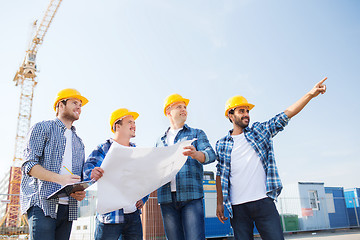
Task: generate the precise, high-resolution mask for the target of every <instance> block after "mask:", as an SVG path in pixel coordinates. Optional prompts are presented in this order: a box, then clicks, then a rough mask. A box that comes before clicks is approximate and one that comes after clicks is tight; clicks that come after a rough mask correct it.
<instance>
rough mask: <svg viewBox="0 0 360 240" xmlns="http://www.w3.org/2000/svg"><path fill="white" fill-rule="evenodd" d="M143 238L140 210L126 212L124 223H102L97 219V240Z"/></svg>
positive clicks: (134, 239)
mask: <svg viewBox="0 0 360 240" xmlns="http://www.w3.org/2000/svg"><path fill="white" fill-rule="evenodd" d="M100 239H103V240H108V239H109V240H111V239H113V240H118V239H121V240H142V239H143V233H142V225H141V219H140V210H136V212H133V213H129V214H124V223H102V222H100V221H99V220H97V219H96V229H95V240H100Z"/></svg>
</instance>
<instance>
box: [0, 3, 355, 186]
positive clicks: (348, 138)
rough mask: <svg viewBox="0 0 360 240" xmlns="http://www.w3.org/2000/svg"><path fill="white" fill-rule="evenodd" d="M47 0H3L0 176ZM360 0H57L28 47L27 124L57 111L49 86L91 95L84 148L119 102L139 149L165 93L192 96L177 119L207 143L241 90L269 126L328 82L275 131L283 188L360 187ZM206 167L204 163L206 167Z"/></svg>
mask: <svg viewBox="0 0 360 240" xmlns="http://www.w3.org/2000/svg"><path fill="white" fill-rule="evenodd" d="M49 2H50V1H49V0H32V1H25V0H13V1H4V0H1V3H2V4H1V6H2V7H1V8H0V27H1V36H2V37H1V39H0V43H1V44H0V56H1V57H0V69H1V73H2V74H1V80H0V89H1V92H2V94H0V103H1V110H2V114H1V115H2V117H1V120H0V121H1V124H0V132H1V134H0V147H1V153H2V155H1V160H0V177H1V176H2V175H3V174H4V173H5V172H6V171H8V170H9V168H10V166H11V164H12V160H13V157H14V148H15V135H16V124H17V116H18V110H19V96H20V87H15V85H14V83H13V81H12V79H13V77H14V75H15V72H16V71H17V70H18V68H19V66H20V63H21V62H22V61H23V59H24V56H25V51H26V49H27V46H28V42H29V40H30V39H31V25H32V23H33V22H34V21H35V20H36V19H39V21H40V20H41V19H42V16H43V14H44V12H45V10H46V8H47V5H48V4H49ZM359 12H360V2H359V1H356V0H343V1H335V0H326V1H325V0H318V1H313V0H302V1H295V0H294V1H286V0H274V1H255V0H237V1H235V0H184V1H175V0H166V1H165V0H153V1H145V0H104V1H94V0H86V1H85V0H77V1H68V0H64V1H63V2H62V3H61V5H60V7H59V10H58V12H57V14H56V15H55V18H54V21H53V23H52V24H51V26H50V28H49V30H48V32H47V34H46V36H45V38H44V42H43V44H42V45H41V46H40V48H39V51H38V54H37V66H38V70H39V72H38V77H37V81H38V84H37V86H36V88H35V94H34V99H33V108H32V119H31V122H32V124H34V123H36V122H39V121H42V120H48V119H53V118H55V112H54V111H53V108H52V106H53V103H54V102H53V101H54V98H55V96H56V94H57V92H58V91H60V90H61V89H64V88H76V89H77V90H79V91H80V92H81V94H83V95H84V96H85V97H87V98H88V99H89V100H90V101H89V103H88V104H87V105H86V106H84V107H83V109H82V114H81V117H80V120H79V121H76V122H74V125H75V126H76V128H77V133H78V135H79V136H80V137H81V138H82V139H83V142H84V144H85V146H86V155H89V154H90V152H91V151H92V150H93V149H94V148H95V147H96V146H97V145H98V144H100V143H103V142H104V141H105V140H106V139H107V138H109V137H111V136H112V133H111V131H110V126H109V117H110V114H111V112H112V111H114V110H116V109H118V108H123V107H125V108H129V109H130V110H133V111H137V112H138V113H139V114H140V117H139V118H138V119H137V121H136V124H137V132H136V133H137V136H136V138H134V139H133V141H134V142H135V143H136V144H137V145H138V146H141V147H153V146H154V145H155V142H156V140H157V138H158V137H159V136H160V135H162V134H163V133H164V132H165V131H166V129H167V128H168V126H169V122H168V120H167V118H166V117H165V116H164V114H163V102H164V99H165V98H166V96H168V95H170V94H172V93H179V94H181V95H182V96H183V97H185V98H189V99H190V103H189V105H188V119H187V124H188V125H189V126H191V127H194V128H200V129H203V130H204V131H205V133H206V134H207V136H208V138H209V141H210V143H211V144H212V146H213V147H214V146H215V143H216V141H217V140H218V139H220V138H222V137H223V136H225V135H226V134H227V132H228V131H229V130H230V129H231V128H232V125H231V123H230V122H229V121H228V120H227V119H226V118H225V116H224V107H225V102H226V100H227V99H228V98H230V97H232V96H235V95H242V96H244V97H246V98H247V99H248V101H249V102H250V103H252V104H255V108H254V109H253V110H251V112H250V118H251V123H250V124H252V123H253V122H257V121H259V122H263V121H267V120H269V119H270V118H272V117H273V116H275V115H276V114H278V113H280V112H282V111H284V110H285V109H286V108H287V107H289V106H290V105H291V104H293V103H294V102H296V101H297V100H298V99H299V98H301V97H302V96H303V95H304V94H305V93H307V92H308V91H309V90H310V89H311V88H312V87H313V86H314V85H315V84H316V83H317V82H318V81H320V80H321V79H323V78H324V77H328V80H327V81H326V82H325V83H326V84H327V92H326V94H324V95H320V96H319V97H317V98H315V99H313V100H312V101H311V102H310V103H309V104H308V105H307V106H306V107H305V109H304V110H303V111H302V112H300V113H299V114H298V115H297V116H295V117H294V118H293V119H291V121H290V122H289V125H288V126H287V127H286V128H285V130H284V131H283V132H280V133H279V134H278V135H277V136H275V137H274V139H273V140H274V149H275V158H276V161H277V165H278V168H279V174H280V177H281V179H282V182H283V184H284V185H287V184H293V183H296V182H298V181H309V182H310V181H311V182H324V183H325V186H342V187H344V188H352V187H360V185H359V169H360V140H359V137H358V136H359V134H360V131H359V128H358V127H357V125H358V121H359V118H360V112H359V109H360V107H359V105H360V100H359V95H358V89H359V87H360V81H359V76H360V44H359V42H360V15H359ZM215 166H216V163H212V164H210V165H207V166H205V170H212V171H214V170H215Z"/></svg>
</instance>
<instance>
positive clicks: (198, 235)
mask: <svg viewBox="0 0 360 240" xmlns="http://www.w3.org/2000/svg"><path fill="white" fill-rule="evenodd" d="M160 208H161V214H162V217H163V223H164V228H165V234H166V237H167V239H169V240H195V239H196V240H205V219H204V205H203V199H202V198H200V199H195V200H190V201H185V202H177V201H176V193H172V202H171V203H166V204H160Z"/></svg>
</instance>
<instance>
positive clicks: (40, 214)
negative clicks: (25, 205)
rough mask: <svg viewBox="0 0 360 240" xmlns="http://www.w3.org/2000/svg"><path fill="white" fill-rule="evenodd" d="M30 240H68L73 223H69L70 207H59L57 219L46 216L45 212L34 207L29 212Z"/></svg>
mask: <svg viewBox="0 0 360 240" xmlns="http://www.w3.org/2000/svg"><path fill="white" fill-rule="evenodd" d="M27 216H28V221H29V238H30V240H41V239H46V240H68V239H69V238H70V233H71V227H72V221H69V220H68V219H69V206H68V205H61V204H59V205H58V212H57V216H56V219H54V218H51V217H49V216H45V215H44V211H43V210H42V209H41V208H39V207H37V206H32V207H31V208H29V210H28V211H27Z"/></svg>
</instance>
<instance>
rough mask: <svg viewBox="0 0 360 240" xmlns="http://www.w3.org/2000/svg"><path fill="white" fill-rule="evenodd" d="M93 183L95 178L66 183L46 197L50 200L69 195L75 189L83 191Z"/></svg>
mask: <svg viewBox="0 0 360 240" xmlns="http://www.w3.org/2000/svg"><path fill="white" fill-rule="evenodd" d="M93 183H95V180H89V181H84V182H78V183H72V184H67V185H65V186H63V187H62V188H60V189H59V190H57V191H56V192H54V193H53V194H51V195H49V196H48V197H47V199H48V200H50V199H55V198H61V197H67V196H70V194H71V193H74V192H77V191H84V190H85V189H87V188H88V187H90V186H91V185H92V184H93Z"/></svg>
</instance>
